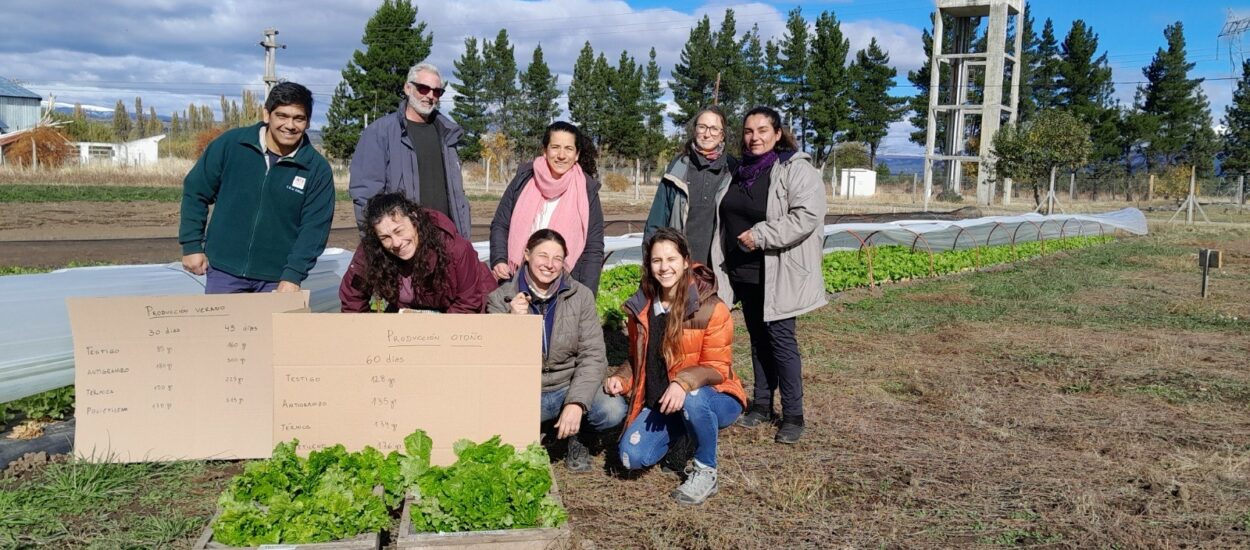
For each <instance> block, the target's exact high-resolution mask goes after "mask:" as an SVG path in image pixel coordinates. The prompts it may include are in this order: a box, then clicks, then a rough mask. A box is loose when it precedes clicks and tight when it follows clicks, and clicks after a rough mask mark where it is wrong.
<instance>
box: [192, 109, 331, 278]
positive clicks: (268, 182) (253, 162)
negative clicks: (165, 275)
mask: <svg viewBox="0 0 1250 550" xmlns="http://www.w3.org/2000/svg"><path fill="white" fill-rule="evenodd" d="M262 132H264V124H263V123H258V124H256V125H253V126H246V127H243V128H237V129H234V130H230V131H228V132H226V133H224V134H222V135H221V136H220V137H218V138H217V139H215V140H213V142H212V143H210V144H209V145H208V148H207V149H205V150H204V154H203V155H202V156H200V160H199V161H198V162H196V163H195V167H193V168H192V169H191V172H189V173H188V174H187V177H186V179H185V180H184V181H183V184H182V216H181V220H182V221H181V223H180V224H179V228H178V242H179V243H181V244H182V253H183V255H186V254H194V253H197V252H204V253H205V254H207V255H208V263H209V265H211V266H213V269H219V270H221V271H224V272H226V273H229V274H231V275H235V276H237V277H247V278H250V279H260V280H263V281H288V282H292V283H296V284H299V283H302V282H303V281H304V279H305V278H306V277H308V271H309V270H310V269H312V266H313V264H315V263H316V262H317V256H320V255H321V252H322V251H324V250H325V246H326V240H327V239H328V238H329V235H330V222H331V221H332V220H333V218H334V177H333V175H332V173H331V171H330V165H329V163H327V162H326V160H325V158H323V157H322V156H321V154H320V153H318V152H317V151H316V150H315V149H313V147H312V145H311V144H310V143H309V142H308V136H304V141H303V143H301V144H300V146H299V148H298V149H296V151H295V153H293V154H292V155H291V156H286V157H282V158H280V159H278V161H277V162H276V163H274V165H273V166H269V163H268V162H267V160H266V155H265V148H264V146H263V145H262V142H261V135H262ZM209 205H215V206H214V207H213V215H212V218H211V219H210V218H209V216H208V207H209ZM205 220H207V221H208V232H207V234H206V233H205V231H204V227H205Z"/></svg>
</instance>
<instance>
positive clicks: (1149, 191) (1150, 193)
mask: <svg viewBox="0 0 1250 550" xmlns="http://www.w3.org/2000/svg"><path fill="white" fill-rule="evenodd" d="M1154 198H1155V175H1154V174H1150V181H1149V182H1147V183H1146V202H1150V201H1152V200H1154Z"/></svg>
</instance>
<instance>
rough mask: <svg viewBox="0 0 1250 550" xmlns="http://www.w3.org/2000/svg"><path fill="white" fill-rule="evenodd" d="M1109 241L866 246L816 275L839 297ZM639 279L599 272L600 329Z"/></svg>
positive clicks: (833, 256)
mask: <svg viewBox="0 0 1250 550" xmlns="http://www.w3.org/2000/svg"><path fill="white" fill-rule="evenodd" d="M1112 239H1113V237H1108V236H1094V237H1067V238H1063V239H1055V240H1049V241H1032V242H1026V243H1020V244H1015V245H1010V244H1004V245H997V246H982V247H978V248H969V249H965V250H947V251H944V252H934V253H930V252H928V251H925V250H912V249H911V248H909V247H906V246H870V247H865V248H863V249H860V250H843V251H838V252H831V253H829V254H826V255H825V259H824V262H823V265H822V272H823V274H824V279H825V290H826V291H828V292H840V291H843V290H847V289H851V288H857V287H863V286H869V285H872V284H880V283H883V282H886V281H905V280H908V279H918V278H922V277H930V276H935V275H944V274H947V273H956V272H959V271H965V270H969V269H976V268H979V267H986V266H991V265H996V264H1003V263H1009V262H1014V261H1019V260H1025V259H1029V258H1035V257H1037V256H1041V255H1042V254H1049V253H1052V252H1058V251H1060V250H1072V249H1077V248H1086V247H1090V246H1095V245H1099V244H1103V243H1106V242H1109V241H1111V240H1112ZM641 276H642V269H641V266H638V265H624V266H619V267H614V268H612V269H609V270H607V271H605V272H603V277H602V278H601V279H600V281H599V298H598V300H597V306H598V309H599V318H600V319H602V320H603V325H604V326H605V327H607V328H609V329H618V328H620V327H621V325H622V324H623V323H624V321H625V313H624V312H623V311H621V304H624V303H625V300H627V299H629V297H630V296H633V294H634V292H635V291H637V290H638V281H639V280H640V278H641Z"/></svg>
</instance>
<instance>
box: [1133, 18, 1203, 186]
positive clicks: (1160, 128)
mask: <svg viewBox="0 0 1250 550" xmlns="http://www.w3.org/2000/svg"><path fill="white" fill-rule="evenodd" d="M1163 36H1164V38H1166V40H1167V49H1163V48H1159V50H1158V51H1157V52H1156V53H1155V56H1154V59H1153V60H1152V61H1151V62H1150V64H1149V65H1147V66H1146V67H1145V68H1143V69H1142V74H1143V75H1144V76H1145V77H1146V84H1144V85H1143V86H1142V87H1140V88H1139V89H1138V101H1139V103H1140V105H1141V110H1142V113H1143V115H1144V117H1145V124H1146V126H1147V129H1148V134H1149V135H1150V136H1151V139H1150V145H1149V147H1148V152H1149V154H1148V155H1147V162H1148V163H1151V164H1152V165H1163V166H1170V165H1173V164H1178V163H1183V164H1191V163H1192V164H1193V165H1195V166H1196V167H1197V168H1198V170H1199V171H1201V172H1203V173H1210V171H1211V168H1212V158H1211V157H1212V156H1213V155H1214V152H1215V151H1214V150H1215V148H1216V142H1215V136H1214V132H1213V131H1212V130H1211V112H1210V107H1209V104H1208V102H1207V98H1206V96H1205V95H1204V94H1203V93H1202V80H1203V79H1201V78H1189V71H1191V70H1193V68H1194V63H1191V62H1190V61H1189V60H1188V58H1187V54H1186V53H1185V33H1184V27H1183V26H1182V24H1181V22H1179V21H1177V22H1176V23H1173V24H1171V25H1168V26H1167V28H1166V29H1164V31H1163Z"/></svg>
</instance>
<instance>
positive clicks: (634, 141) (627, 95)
mask: <svg viewBox="0 0 1250 550" xmlns="http://www.w3.org/2000/svg"><path fill="white" fill-rule="evenodd" d="M596 64H598V63H597V62H596ZM609 82H610V86H609V93H608V96H609V97H610V98H611V101H612V107H611V108H610V109H609V110H608V116H607V126H606V128H605V131H604V135H603V143H602V145H601V148H600V150H601V151H605V152H610V153H611V154H614V155H617V156H618V157H621V158H637V157H638V156H639V155H641V154H642V146H643V144H644V140H645V139H646V127H645V126H644V113H643V106H642V68H641V67H639V66H638V64H637V63H635V62H634V58H632V57H630V56H629V52H626V51H622V52H621V56H620V58H619V59H618V60H617V62H616V68H615V69H614V70H612V73H611V76H610V77H609Z"/></svg>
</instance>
